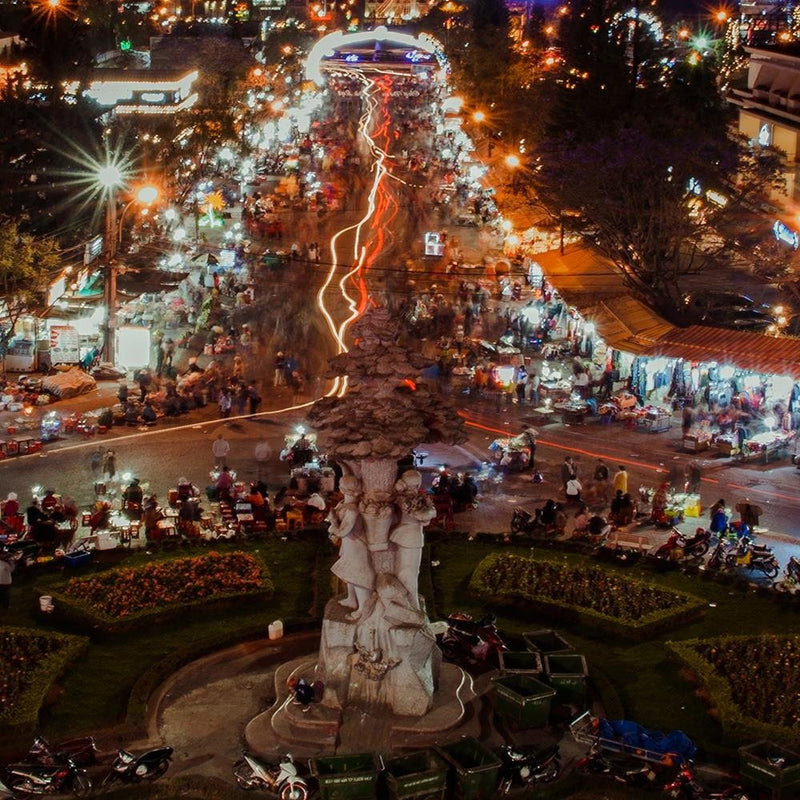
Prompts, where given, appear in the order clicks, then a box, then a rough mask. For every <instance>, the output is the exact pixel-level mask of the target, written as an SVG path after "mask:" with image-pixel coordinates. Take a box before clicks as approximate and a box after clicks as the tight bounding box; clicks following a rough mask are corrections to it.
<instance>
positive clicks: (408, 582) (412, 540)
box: [389, 469, 436, 608]
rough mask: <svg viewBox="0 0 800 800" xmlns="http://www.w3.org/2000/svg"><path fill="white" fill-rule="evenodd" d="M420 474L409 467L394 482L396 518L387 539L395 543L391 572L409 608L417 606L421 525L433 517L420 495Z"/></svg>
mask: <svg viewBox="0 0 800 800" xmlns="http://www.w3.org/2000/svg"><path fill="white" fill-rule="evenodd" d="M421 486H422V475H420V473H419V472H417V470H415V469H410V470H407V471H406V472H404V473H403V474H402V475H401V476H400V480H398V481H397V483H396V484H395V490H396V492H397V505H398V509H399V511H400V521H399V522H398V523H397V525H395V526H394V528H393V529H392V532H391V534H390V535H389V539H390V540H391V541H392V542H393V544H394V545H395V548H396V549H395V556H394V574H395V575H396V576H397V579H398V580H399V581H400V583H402V584H403V586H404V587H405V589H406V591H407V592H408V601H409V603H410V604H411V606H412V607H413V608H420V602H419V588H418V587H419V567H420V563H421V561H422V547H423V545H424V544H425V535H424V533H423V527H424V526H425V525H427V524H428V523H429V522H430V521H431V520H432V519H433V518H434V517H435V516H436V509H435V508H434V507H433V503H432V502H431V500H430V498H429V497H428V496H427V495H424V494H420V491H419V490H420V487H421Z"/></svg>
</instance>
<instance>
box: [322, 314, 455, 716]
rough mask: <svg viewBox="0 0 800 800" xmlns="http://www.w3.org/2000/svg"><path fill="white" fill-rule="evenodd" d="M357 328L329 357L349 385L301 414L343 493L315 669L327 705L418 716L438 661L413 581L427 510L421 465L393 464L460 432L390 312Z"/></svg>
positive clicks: (335, 515)
mask: <svg viewBox="0 0 800 800" xmlns="http://www.w3.org/2000/svg"><path fill="white" fill-rule="evenodd" d="M353 333H354V338H355V343H354V345H353V347H352V348H351V350H350V351H348V352H347V353H342V354H340V355H338V356H336V357H335V358H334V359H333V360H332V361H331V371H332V374H333V375H344V376H345V377H346V381H347V383H346V391H345V392H344V393H342V394H341V395H340V396H332V397H327V398H324V399H322V400H320V401H318V402H317V403H316V404H315V405H314V407H313V408H312V409H311V413H310V414H309V420H310V422H311V424H312V425H313V427H314V428H316V429H317V430H319V431H320V433H321V434H322V435H323V437H324V440H325V444H326V447H327V449H328V452H329V454H330V456H331V457H332V458H335V459H336V461H338V462H339V464H340V465H341V467H342V470H343V473H344V474H343V477H342V479H341V481H340V489H341V491H342V493H343V495H344V499H343V500H342V501H341V503H339V505H337V506H336V508H334V509H333V511H332V512H331V514H330V516H329V517H328V522H329V525H330V536H331V539H332V540H334V541H336V542H338V543H339V546H340V551H339V559H338V560H337V561H336V563H335V564H334V565H333V567H332V572H333V573H334V575H336V576H337V578H339V579H340V580H341V581H342V582H343V583H344V586H345V587H346V591H345V592H344V593H343V594H342V595H341V596H339V597H336V598H334V599H332V600H331V601H330V602H329V603H328V605H327V607H326V609H325V615H324V620H323V624H322V635H321V643H320V652H319V660H318V662H317V667H316V678H317V679H319V680H321V681H322V682H323V683H324V685H325V692H324V698H323V703H324V704H325V705H327V706H329V707H331V708H344V707H345V706H348V705H351V706H356V707H361V708H366V709H370V710H384V711H386V712H389V713H392V714H396V715H401V716H412V717H420V716H422V715H424V714H426V713H427V712H428V711H429V710H430V709H431V706H432V702H433V693H434V691H435V689H436V685H437V681H438V673H439V667H440V664H441V654H440V653H439V649H438V648H437V646H436V638H435V636H434V634H433V632H432V631H431V628H430V623H429V620H428V616H427V613H426V610H425V603H424V599H423V598H421V597H420V596H419V590H418V579H419V568H420V560H421V555H422V547H423V544H424V534H423V528H424V526H425V525H427V524H428V523H429V522H430V521H431V519H432V518H433V517H434V516H435V511H434V509H433V506H432V504H431V501H430V498H429V497H428V496H427V495H426V494H424V493H422V492H421V490H420V489H421V485H422V476H421V475H420V473H419V472H417V471H416V470H414V469H407V470H405V471H404V472H403V473H402V474H401V475H400V476H399V477H398V461H399V460H402V459H405V458H408V456H409V455H410V454H411V449H412V448H413V447H415V446H417V445H419V444H421V443H422V442H437V441H444V442H447V443H451V444H455V443H458V442H461V441H463V440H464V438H465V437H464V434H463V426H462V422H461V420H460V418H459V417H458V416H457V415H456V413H455V409H454V408H453V407H452V405H450V404H449V402H447V400H446V399H444V398H442V397H440V396H439V395H437V394H434V393H432V392H431V391H429V390H428V388H427V387H426V386H425V385H424V383H421V382H420V381H419V375H420V371H421V369H422V368H423V367H424V366H426V364H427V363H428V362H426V360H425V359H423V358H421V357H420V356H419V355H418V354H416V353H412V352H410V351H408V350H407V349H406V348H403V347H401V346H400V345H399V344H398V343H397V342H398V338H399V327H398V325H397V323H396V322H394V321H393V320H392V318H391V316H390V314H389V312H388V310H386V309H383V308H377V309H372V310H370V311H368V312H367V313H366V314H364V316H363V317H362V318H361V319H360V320H359V321H358V322H357V323H356V324H355V325H354V326H353Z"/></svg>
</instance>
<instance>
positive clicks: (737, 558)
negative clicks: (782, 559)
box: [725, 536, 780, 578]
mask: <svg viewBox="0 0 800 800" xmlns="http://www.w3.org/2000/svg"><path fill="white" fill-rule="evenodd" d="M725 564H726V566H728V567H746V568H747V569H749V570H750V571H751V572H752V571H753V570H758V571H759V572H763V573H764V575H766V576H767V577H768V578H776V577H777V576H778V572H780V566H779V565H778V559H777V558H775V555H774V554H773V552H772V550H771V549H770V548H769V547H767V546H766V545H758V544H754V543H753V540H752V539H750V538H749V537H747V536H743V537H742V538H741V539H740V540H739V544H738V545H737V546H736V548H735V549H734V550H732V551H731V552H730V553H728V554H727V555H726V556H725Z"/></svg>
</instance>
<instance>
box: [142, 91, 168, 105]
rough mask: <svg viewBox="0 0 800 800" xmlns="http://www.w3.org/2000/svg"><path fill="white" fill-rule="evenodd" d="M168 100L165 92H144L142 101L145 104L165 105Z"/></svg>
mask: <svg viewBox="0 0 800 800" xmlns="http://www.w3.org/2000/svg"><path fill="white" fill-rule="evenodd" d="M165 99H166V95H165V94H164V92H143V93H142V100H143V101H144V102H145V103H163V102H164V100H165Z"/></svg>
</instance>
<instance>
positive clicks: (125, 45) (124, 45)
mask: <svg viewBox="0 0 800 800" xmlns="http://www.w3.org/2000/svg"><path fill="white" fill-rule="evenodd" d="M119 49H120V50H122V51H125V50H130V49H131V40H130V39H123V40H122V41H121V42H120V43H119Z"/></svg>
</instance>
